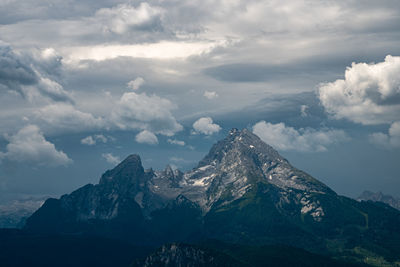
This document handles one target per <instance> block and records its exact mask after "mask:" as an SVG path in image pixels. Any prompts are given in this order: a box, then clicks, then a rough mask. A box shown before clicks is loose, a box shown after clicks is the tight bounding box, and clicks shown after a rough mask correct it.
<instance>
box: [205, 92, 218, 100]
mask: <svg viewBox="0 0 400 267" xmlns="http://www.w3.org/2000/svg"><path fill="white" fill-rule="evenodd" d="M204 97H206V98H208V99H210V100H211V99H215V98H217V97H218V94H217V92H213V91H205V92H204Z"/></svg>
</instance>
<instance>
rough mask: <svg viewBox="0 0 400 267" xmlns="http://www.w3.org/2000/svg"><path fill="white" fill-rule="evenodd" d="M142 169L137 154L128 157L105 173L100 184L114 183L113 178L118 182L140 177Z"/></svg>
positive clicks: (142, 173)
mask: <svg viewBox="0 0 400 267" xmlns="http://www.w3.org/2000/svg"><path fill="white" fill-rule="evenodd" d="M143 175H144V169H143V165H142V161H141V159H140V156H139V155H137V154H132V155H129V156H128V157H127V158H125V159H124V160H123V161H122V162H121V163H120V164H118V165H117V166H116V167H115V168H114V169H112V170H108V171H106V172H105V173H104V174H103V176H102V177H101V179H100V184H104V183H107V182H110V181H114V179H113V178H114V177H118V179H119V180H127V179H132V177H135V178H136V177H142V176H143Z"/></svg>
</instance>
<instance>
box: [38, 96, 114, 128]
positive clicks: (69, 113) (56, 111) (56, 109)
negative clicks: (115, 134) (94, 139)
mask: <svg viewBox="0 0 400 267" xmlns="http://www.w3.org/2000/svg"><path fill="white" fill-rule="evenodd" d="M35 121H37V122H38V123H40V124H41V125H43V127H44V128H46V129H47V131H53V132H59V131H65V130H68V131H72V132H80V131H84V130H94V129H102V128H106V121H105V120H104V119H103V118H101V117H99V118H97V117H94V116H93V115H92V114H91V113H87V112H82V111H80V110H78V109H76V108H75V107H74V106H72V105H70V104H63V103H58V104H52V105H47V106H44V107H42V108H40V109H39V110H37V111H36V112H35Z"/></svg>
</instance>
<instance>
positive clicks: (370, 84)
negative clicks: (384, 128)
mask: <svg viewBox="0 0 400 267" xmlns="http://www.w3.org/2000/svg"><path fill="white" fill-rule="evenodd" d="M319 98H320V100H321V103H322V105H323V106H324V108H325V110H326V111H327V112H328V113H329V114H331V115H333V117H335V118H337V119H342V118H345V119H349V120H351V121H353V122H357V123H361V124H365V125H371V124H381V123H388V124H389V123H392V122H394V121H396V120H398V119H399V117H400V57H395V56H390V55H388V56H386V58H385V61H384V62H380V63H376V64H367V63H353V64H352V65H351V67H348V68H347V69H346V72H345V78H344V79H340V80H336V81H335V82H332V83H326V84H322V85H321V86H320V88H319Z"/></svg>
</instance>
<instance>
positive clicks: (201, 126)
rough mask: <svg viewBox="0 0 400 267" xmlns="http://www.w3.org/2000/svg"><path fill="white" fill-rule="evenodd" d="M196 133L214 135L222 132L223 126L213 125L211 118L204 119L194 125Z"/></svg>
mask: <svg viewBox="0 0 400 267" xmlns="http://www.w3.org/2000/svg"><path fill="white" fill-rule="evenodd" d="M193 129H194V133H202V134H205V135H212V134H214V133H218V132H219V131H220V130H221V126H219V125H218V124H216V123H213V120H212V118H211V117H203V118H200V119H198V120H197V121H195V122H194V123H193Z"/></svg>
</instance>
